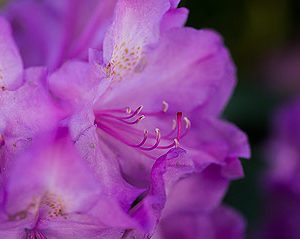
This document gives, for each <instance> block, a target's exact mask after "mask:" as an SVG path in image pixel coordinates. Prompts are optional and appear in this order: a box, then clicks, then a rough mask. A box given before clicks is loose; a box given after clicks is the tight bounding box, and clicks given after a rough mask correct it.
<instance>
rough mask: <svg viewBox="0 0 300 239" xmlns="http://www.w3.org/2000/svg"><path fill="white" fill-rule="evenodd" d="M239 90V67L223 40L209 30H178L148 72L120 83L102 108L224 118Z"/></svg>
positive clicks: (154, 55) (151, 58) (156, 52)
mask: <svg viewBox="0 0 300 239" xmlns="http://www.w3.org/2000/svg"><path fill="white" fill-rule="evenodd" d="M234 85H235V67H234V65H233V63H232V60H231V58H230V56H229V53H228V51H227V49H226V48H225V47H224V45H223V42H222V39H221V37H220V36H219V35H218V34H216V33H215V32H213V31H209V30H201V31H197V30H193V29H190V28H183V29H179V28H178V29H172V30H170V31H167V32H166V33H165V34H163V35H162V36H161V40H160V41H159V44H158V46H157V47H155V48H154V49H153V50H152V51H149V54H148V55H146V56H145V61H144V62H143V66H142V68H141V67H139V69H137V70H134V74H132V75H130V77H128V78H126V79H125V78H124V79H122V80H121V82H120V83H119V84H116V85H115V87H114V89H113V90H112V91H111V93H110V94H109V96H106V97H105V99H104V98H103V101H102V104H108V105H113V106H119V107H120V105H123V106H124V105H126V106H127V105H128V106H131V107H133V108H135V107H138V106H139V105H143V106H144V108H145V110H149V111H154V112H156V111H159V110H161V104H162V102H163V101H166V102H167V103H168V104H169V112H170V113H173V114H174V113H176V112H178V111H181V112H191V111H192V110H194V109H198V110H199V111H201V112H202V114H209V115H219V114H220V112H221V111H222V110H223V108H224V105H225V104H226V103H227V101H228V98H229V97H230V95H231V92H232V89H233V87H234Z"/></svg>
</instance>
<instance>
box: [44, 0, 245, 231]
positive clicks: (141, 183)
mask: <svg viewBox="0 0 300 239" xmlns="http://www.w3.org/2000/svg"><path fill="white" fill-rule="evenodd" d="M149 9H151V10H149ZM169 11H170V3H169V1H163V0H161V1H139V2H136V1H119V2H118V4H117V6H116V11H115V16H114V21H113V23H112V25H111V27H110V28H109V30H108V32H107V33H106V36H105V40H104V46H103V56H102V52H99V51H94V50H93V51H91V55H90V59H91V62H90V64H87V63H84V62H68V63H66V64H65V65H64V66H62V68H61V69H58V70H57V71H56V72H54V73H53V74H52V75H51V76H50V78H49V85H50V89H51V91H52V92H53V94H54V95H56V96H57V97H59V98H60V99H61V100H62V104H63V105H64V106H66V108H67V109H68V110H69V111H70V112H71V113H70V118H69V127H70V130H71V134H72V137H73V140H74V142H75V144H76V145H77V147H78V148H79V150H80V152H81V155H82V156H83V158H85V159H86V160H87V161H89V162H90V163H91V164H92V165H96V166H95V168H96V170H100V171H101V170H102V167H101V164H102V163H101V158H99V157H98V156H97V155H99V154H104V158H106V159H109V160H110V161H114V162H117V163H118V164H120V166H121V172H122V176H123V177H124V178H125V179H126V181H127V182H129V183H130V184H132V185H134V186H136V187H140V188H144V189H147V188H149V187H150V186H151V181H150V179H151V177H150V174H151V169H152V166H153V167H155V164H154V162H155V161H153V159H154V160H155V159H157V158H158V157H159V156H160V155H164V154H166V153H167V152H168V150H170V149H172V148H178V147H181V148H183V149H184V150H185V151H186V154H185V156H183V157H182V158H184V159H182V162H181V164H180V166H179V168H181V169H182V170H179V173H178V174H179V175H180V177H178V178H177V180H180V179H181V178H182V177H186V176H187V175H193V174H197V173H201V172H202V171H203V170H204V169H205V168H206V167H208V166H209V165H218V166H216V167H218V168H219V169H218V173H219V176H220V177H222V178H224V181H225V182H228V180H230V179H233V178H237V177H240V176H242V169H241V165H240V162H239V160H238V157H248V156H249V148H248V144H247V139H246V137H245V136H244V134H243V133H241V132H240V131H239V130H238V129H237V128H235V127H234V126H232V125H230V124H229V123H227V122H224V121H222V120H220V119H219V115H220V113H221V112H222V110H223V107H224V105H225V104H226V102H227V100H228V97H229V96H230V94H231V91H232V88H233V86H234V84H235V70H234V66H233V63H232V61H231V58H230V56H229V54H228V52H227V50H226V49H225V48H224V46H223V42H222V40H221V38H220V37H219V35H218V34H216V33H215V32H213V31H208V30H201V31H197V30H193V29H190V28H183V27H181V24H182V22H180V24H179V25H177V26H176V25H170V24H167V23H165V22H164V21H165V19H166V18H165V16H166V14H168V12H169ZM172 17H174V15H173V16H172ZM172 17H170V18H171V19H172ZM163 23H164V24H163ZM162 25H164V26H165V27H163V28H162V27H161V26H162ZM166 26H168V27H166ZM186 42H188V44H187V45H184V43H186ZM175 50H176V51H175ZM99 151H101V153H100V152H99ZM97 157H98V158H97ZM97 165H100V166H97ZM99 174H100V175H101V174H102V173H101V172H99ZM173 177H175V175H174V176H173ZM175 178H176V177H175ZM171 185H173V184H171ZM226 187H227V183H224V186H223V187H221V188H220V192H219V194H220V196H219V197H220V198H222V196H223V194H224V191H225V189H226ZM164 190H165V191H166V193H167V194H168V193H169V191H170V190H171V187H169V186H168V185H165V188H164ZM163 205H164V203H163V204H162V206H163ZM148 214H149V212H148ZM144 215H147V214H144ZM159 216H160V215H159V214H158V215H157V217H156V218H154V219H152V221H153V222H155V223H156V222H157V220H158V219H159ZM148 219H149V220H150V221H151V218H148ZM145 220H146V219H145V218H143V219H142V220H141V223H142V224H145ZM153 222H152V223H151V222H147V223H146V224H149V225H153V227H154V225H155V223H153ZM153 227H152V229H151V227H147V230H148V231H150V234H151V231H152V230H153Z"/></svg>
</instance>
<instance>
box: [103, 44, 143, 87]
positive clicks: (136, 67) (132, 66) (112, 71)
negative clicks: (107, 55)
mask: <svg viewBox="0 0 300 239" xmlns="http://www.w3.org/2000/svg"><path fill="white" fill-rule="evenodd" d="M143 59H144V58H143V52H142V48H141V47H140V46H135V45H133V46H131V45H130V44H126V42H122V43H121V44H119V45H118V44H116V45H115V46H114V49H113V53H112V57H111V60H110V61H109V62H108V63H107V64H106V65H105V66H104V71H105V73H106V75H107V76H108V77H112V78H113V79H114V80H118V81H121V80H122V79H123V76H124V75H125V74H126V73H127V72H131V71H135V72H140V71H142V69H143V68H144V65H145V61H144V60H143Z"/></svg>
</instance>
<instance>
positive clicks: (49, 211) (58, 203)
mask: <svg viewBox="0 0 300 239" xmlns="http://www.w3.org/2000/svg"><path fill="white" fill-rule="evenodd" d="M30 214H31V215H36V214H38V215H39V216H40V217H42V218H44V219H53V218H57V217H62V218H64V219H67V216H66V213H65V212H64V204H63V201H62V199H61V198H60V197H58V196H57V195H56V194H53V193H49V192H47V193H45V194H44V195H43V196H42V197H40V198H33V199H32V201H31V203H30V204H29V205H28V206H27V207H26V208H25V209H24V210H21V211H18V212H16V213H14V214H9V215H8V219H9V220H10V221H19V220H23V219H25V218H27V217H28V216H29V215H30Z"/></svg>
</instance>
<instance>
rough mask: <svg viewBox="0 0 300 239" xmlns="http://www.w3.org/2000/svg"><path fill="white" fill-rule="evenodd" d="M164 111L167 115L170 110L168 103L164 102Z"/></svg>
mask: <svg viewBox="0 0 300 239" xmlns="http://www.w3.org/2000/svg"><path fill="white" fill-rule="evenodd" d="M162 107H163V108H162V111H163V112H164V113H166V112H167V111H168V109H169V104H168V102H166V101H163V102H162Z"/></svg>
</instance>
